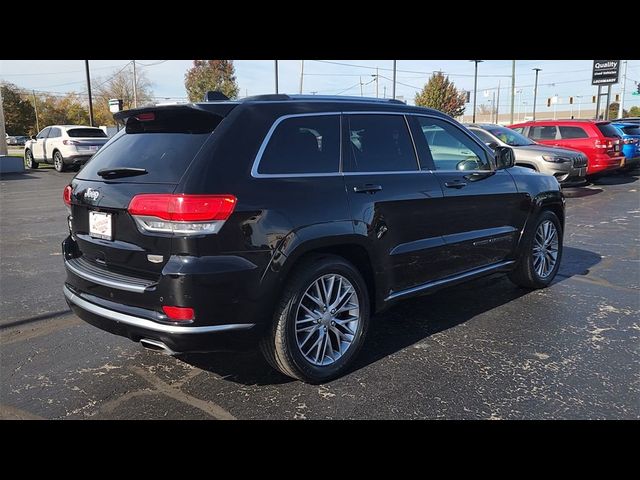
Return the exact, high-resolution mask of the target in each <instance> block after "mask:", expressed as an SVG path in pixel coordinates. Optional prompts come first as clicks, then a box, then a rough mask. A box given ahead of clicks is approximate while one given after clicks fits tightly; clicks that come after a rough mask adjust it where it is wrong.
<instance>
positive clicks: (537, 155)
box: [467, 123, 587, 187]
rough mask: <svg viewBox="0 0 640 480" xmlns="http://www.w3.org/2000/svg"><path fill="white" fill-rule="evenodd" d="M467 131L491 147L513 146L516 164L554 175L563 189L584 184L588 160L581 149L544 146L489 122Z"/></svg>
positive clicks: (472, 125)
mask: <svg viewBox="0 0 640 480" xmlns="http://www.w3.org/2000/svg"><path fill="white" fill-rule="evenodd" d="M467 128H469V130H471V131H472V132H473V133H474V134H475V135H476V136H477V137H478V138H479V139H480V140H482V142H484V143H485V144H486V145H487V146H489V147H490V148H493V149H495V148H496V147H498V146H500V147H505V146H506V147H511V148H512V149H513V153H515V156H516V165H520V166H521V167H528V168H532V169H534V170H536V171H538V172H541V173H546V174H548V175H553V176H554V177H556V179H557V180H558V182H559V183H560V184H561V185H562V186H563V187H568V186H576V185H582V184H584V183H585V178H584V177H585V175H586V174H587V157H586V156H585V155H584V154H583V153H582V152H579V151H578V150H572V149H569V148H559V147H550V146H548V145H541V144H539V143H536V142H534V141H533V140H531V139H530V138H527V137H525V136H524V135H521V134H519V133H518V132H516V131H514V130H511V129H510V128H507V127H503V126H500V125H494V124H490V123H476V124H470V125H467Z"/></svg>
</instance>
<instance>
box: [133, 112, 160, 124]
mask: <svg viewBox="0 0 640 480" xmlns="http://www.w3.org/2000/svg"><path fill="white" fill-rule="evenodd" d="M155 119H156V114H155V113H153V112H148V113H141V114H140V115H136V120H138V121H140V122H151V121H153V120H155Z"/></svg>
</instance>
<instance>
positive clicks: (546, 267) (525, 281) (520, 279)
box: [509, 210, 562, 288]
mask: <svg viewBox="0 0 640 480" xmlns="http://www.w3.org/2000/svg"><path fill="white" fill-rule="evenodd" d="M532 227H533V228H531V229H530V230H529V231H528V232H527V233H526V234H525V235H526V236H525V238H524V239H523V245H522V250H521V256H520V259H519V260H518V265H517V267H516V269H515V270H513V271H512V272H510V273H509V279H510V280H511V281H512V282H513V283H515V284H516V285H518V286H520V287H523V288H545V287H547V286H549V284H550V283H551V282H552V281H553V279H554V277H555V276H556V273H558V269H559V268H560V261H561V260H562V225H561V224H560V220H558V217H557V216H556V214H555V213H553V212H551V211H549V210H544V211H542V212H541V213H540V215H538V218H537V219H536V221H535V223H534V225H533V226H532ZM554 231H555V234H554ZM554 256H555V258H554Z"/></svg>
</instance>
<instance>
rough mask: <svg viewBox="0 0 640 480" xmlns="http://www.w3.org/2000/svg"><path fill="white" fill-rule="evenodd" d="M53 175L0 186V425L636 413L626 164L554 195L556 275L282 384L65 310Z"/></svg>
mask: <svg viewBox="0 0 640 480" xmlns="http://www.w3.org/2000/svg"><path fill="white" fill-rule="evenodd" d="M73 175H74V173H72V172H70V173H62V174H60V173H57V172H55V171H54V170H52V169H47V170H39V171H33V172H28V173H25V174H11V175H6V176H3V177H2V179H1V181H0V255H1V260H2V263H1V272H0V274H1V276H0V301H1V305H2V310H1V311H2V314H1V316H0V373H1V379H0V383H1V386H0V388H1V390H0V418H47V419H64V418H69V419H82V418H92V419H111V418H121V419H136V418H137V419H142V418H144V419H305V418H306V419H341V418H349V419H421V418H426V419H432V418H451V419H551V418H558V419H563V418H567V419H575V418H598V419H600V418H612V419H613V418H616V419H637V418H640V363H639V356H638V354H639V348H638V347H639V345H640V342H639V339H640V249H639V245H640V239H639V237H640V182H638V176H639V174H638V172H637V171H636V172H635V173H633V174H620V175H613V176H610V177H605V178H603V179H601V180H600V181H598V182H597V183H596V184H592V185H590V186H588V187H582V188H575V189H570V190H569V189H568V190H567V191H566V192H565V193H566V195H567V197H568V198H567V227H566V232H565V251H564V258H563V261H562V265H561V268H560V273H559V274H558V276H557V278H556V280H555V281H554V284H553V285H552V286H551V287H550V288H548V289H546V290H542V291H534V292H529V291H525V290H521V289H518V288H516V287H514V286H513V285H512V284H511V283H510V282H509V281H508V280H507V279H506V278H504V277H492V278H485V279H482V280H479V281H476V282H474V283H471V284H468V285H465V286H462V287H454V288H451V289H448V290H444V291H441V292H439V293H438V294H436V295H434V296H428V297H422V298H418V299H413V300H408V301H406V302H405V303H403V304H400V305H398V306H397V307H395V308H393V309H391V310H389V311H387V312H385V313H383V314H381V315H379V316H377V317H375V318H374V323H373V326H372V328H371V330H370V337H369V339H368V342H367V343H366V345H365V347H364V349H363V351H362V353H361V355H360V357H359V359H358V361H357V362H356V363H357V364H356V366H355V368H354V369H353V371H352V372H351V373H349V374H347V375H346V376H345V377H343V378H340V379H338V380H335V381H333V382H331V383H329V384H327V385H321V386H312V385H306V384H303V383H300V382H296V381H292V380H290V379H289V378H287V377H284V376H282V375H280V374H279V373H277V372H275V371H273V370H271V369H270V368H269V367H268V366H267V364H266V363H265V362H264V361H263V360H262V357H261V356H260V355H259V354H258V353H241V354H240V353H238V354H231V353H225V354H209V355H190V356H185V357H182V358H180V359H178V358H172V357H168V356H165V355H162V354H159V353H156V352H149V351H147V350H144V349H143V348H142V347H141V346H139V345H138V344H135V343H133V342H131V341H129V340H128V339H125V338H120V337H116V336H113V335H110V334H108V333H105V332H102V331H100V330H98V329H96V328H94V327H91V326H89V325H87V324H85V323H84V322H82V321H81V320H79V319H78V318H77V317H75V316H74V315H72V314H71V313H69V310H68V308H67V305H66V303H65V301H64V298H63V295H62V284H63V281H64V278H65V273H64V266H63V262H62V256H61V254H60V242H61V241H62V240H63V238H64V237H65V235H66V230H67V227H66V221H65V218H66V211H65V208H64V205H63V202H62V190H63V187H64V185H65V184H66V183H68V182H69V180H70V179H71V178H72V176H73Z"/></svg>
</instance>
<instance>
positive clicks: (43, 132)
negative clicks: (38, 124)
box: [36, 127, 51, 138]
mask: <svg viewBox="0 0 640 480" xmlns="http://www.w3.org/2000/svg"><path fill="white" fill-rule="evenodd" d="M49 130H51V127H47V128H45V129H43V130H42V131H41V132H40V133H39V134H38V136H37V137H36V138H46V136H47V134H48V133H49Z"/></svg>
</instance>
